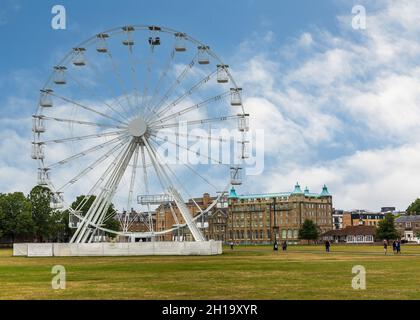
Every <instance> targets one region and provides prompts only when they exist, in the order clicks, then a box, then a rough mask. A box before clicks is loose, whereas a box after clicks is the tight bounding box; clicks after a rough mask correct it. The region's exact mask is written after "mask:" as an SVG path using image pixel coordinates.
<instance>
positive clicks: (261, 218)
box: [227, 184, 333, 244]
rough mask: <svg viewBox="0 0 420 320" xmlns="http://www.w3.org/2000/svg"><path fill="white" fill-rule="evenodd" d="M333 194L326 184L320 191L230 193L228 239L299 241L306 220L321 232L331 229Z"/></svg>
mask: <svg viewBox="0 0 420 320" xmlns="http://www.w3.org/2000/svg"><path fill="white" fill-rule="evenodd" d="M332 212H333V208H332V196H331V195H330V193H329V192H328V189H327V187H326V186H324V187H323V189H322V192H321V193H310V192H309V190H308V188H306V189H305V191H302V190H301V188H300V186H299V184H296V186H295V189H294V191H293V192H283V193H273V194H251V195H237V194H236V191H235V189H234V188H232V190H231V192H230V196H229V208H228V222H227V230H228V234H227V238H228V239H229V241H234V242H235V243H241V244H268V243H273V242H274V241H275V240H277V241H284V240H286V241H287V242H289V243H297V242H298V232H299V229H300V227H301V225H302V224H303V222H304V221H305V220H306V219H309V220H312V221H314V222H315V223H316V224H317V225H318V226H319V228H320V230H321V233H325V232H327V231H329V230H331V229H332Z"/></svg>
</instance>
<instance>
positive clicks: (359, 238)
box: [356, 236, 364, 242]
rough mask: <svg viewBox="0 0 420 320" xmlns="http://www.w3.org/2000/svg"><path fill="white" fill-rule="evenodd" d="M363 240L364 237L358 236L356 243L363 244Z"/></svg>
mask: <svg viewBox="0 0 420 320" xmlns="http://www.w3.org/2000/svg"><path fill="white" fill-rule="evenodd" d="M363 238H364V237H363V236H357V237H356V241H357V242H363Z"/></svg>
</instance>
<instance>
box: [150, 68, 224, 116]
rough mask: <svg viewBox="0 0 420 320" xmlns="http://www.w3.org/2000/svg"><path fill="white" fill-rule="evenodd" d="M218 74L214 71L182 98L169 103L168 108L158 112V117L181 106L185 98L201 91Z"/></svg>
mask: <svg viewBox="0 0 420 320" xmlns="http://www.w3.org/2000/svg"><path fill="white" fill-rule="evenodd" d="M215 74H217V71H213V72H212V73H210V74H209V75H207V76H205V77H204V78H203V79H201V80H200V81H199V82H197V83H196V84H194V85H193V86H192V87H191V88H190V89H189V90H187V91H186V92H184V93H183V94H182V95H181V96H179V97H178V98H176V99H175V100H173V101H172V102H171V103H169V104H168V105H167V106H166V107H164V108H163V109H162V110H158V111H157V114H156V116H157V117H161V116H163V115H164V114H165V113H167V112H168V111H170V110H171V109H173V108H174V107H176V106H177V105H179V104H180V103H181V102H182V101H183V100H184V99H185V98H187V97H189V96H191V95H192V94H193V93H194V92H195V91H197V90H198V89H200V88H201V87H202V86H203V85H204V84H206V83H208V82H209V81H210V79H211V78H212V77H213V76H214V75H215Z"/></svg>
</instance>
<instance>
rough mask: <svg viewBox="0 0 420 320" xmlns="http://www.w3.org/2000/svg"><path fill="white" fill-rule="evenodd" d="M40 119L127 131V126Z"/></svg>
mask: <svg viewBox="0 0 420 320" xmlns="http://www.w3.org/2000/svg"><path fill="white" fill-rule="evenodd" d="M39 118H40V119H44V120H52V121H57V122H67V123H72V124H80V125H85V126H93V127H101V128H113V129H127V126H114V125H107V124H102V123H96V122H89V121H81V120H74V119H64V118H56V117H47V116H39Z"/></svg>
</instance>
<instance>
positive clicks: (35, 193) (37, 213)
mask: <svg viewBox="0 0 420 320" xmlns="http://www.w3.org/2000/svg"><path fill="white" fill-rule="evenodd" d="M28 200H29V201H30V203H31V206H32V219H33V221H34V223H35V235H36V237H37V238H38V240H39V241H41V242H42V241H45V240H48V239H50V238H51V237H53V236H54V228H55V226H54V219H52V218H51V216H52V215H53V212H54V210H53V209H51V191H50V190H49V189H48V188H46V187H43V186H36V187H34V188H33V189H32V190H31V192H30V193H29V195H28Z"/></svg>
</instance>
